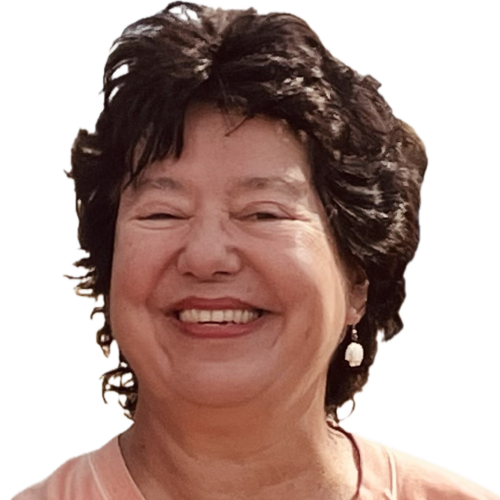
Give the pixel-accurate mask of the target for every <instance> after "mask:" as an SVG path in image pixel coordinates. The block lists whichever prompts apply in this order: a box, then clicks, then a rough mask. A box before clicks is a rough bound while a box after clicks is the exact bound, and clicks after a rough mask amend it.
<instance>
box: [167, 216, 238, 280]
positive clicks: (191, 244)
mask: <svg viewBox="0 0 500 500" xmlns="http://www.w3.org/2000/svg"><path fill="white" fill-rule="evenodd" d="M227 225H228V223H227V222H226V221H224V220H223V218H222V217H220V216H213V215H212V216H209V215H205V216H200V217H195V218H194V220H192V222H191V225H190V228H189V230H188V233H187V235H186V238H185V240H184V241H183V245H182V248H181V251H180V252H179V254H178V259H177V267H178V270H179V272H180V273H181V274H183V275H186V276H192V277H195V278H196V279H198V280H200V281H212V280H220V279H222V278H224V277H228V276H231V275H235V274H236V273H237V272H238V271H239V270H240V268H241V258H240V254H239V251H238V249H237V242H235V241H234V239H235V238H234V237H231V235H230V234H229V231H228V229H227Z"/></svg>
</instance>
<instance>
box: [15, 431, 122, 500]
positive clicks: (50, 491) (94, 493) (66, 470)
mask: <svg viewBox="0 0 500 500" xmlns="http://www.w3.org/2000/svg"><path fill="white" fill-rule="evenodd" d="M115 441H116V443H115ZM114 446H118V444H117V438H114V439H113V440H111V441H110V442H109V443H107V444H106V445H105V446H104V447H103V448H101V449H100V450H97V451H94V452H91V453H86V454H84V455H80V456H78V457H75V458H72V459H70V460H68V461H67V462H65V463H64V464H63V465H61V466H60V467H59V468H58V469H57V470H56V471H55V472H53V473H52V474H51V475H50V476H49V477H48V478H47V479H44V480H43V481H41V482H39V483H37V484H34V485H33V486H31V487H30V488H28V489H26V490H24V491H22V492H21V493H19V494H18V495H16V496H15V497H14V498H13V499H12V500H49V499H50V500H63V499H64V500H66V499H68V498H71V500H80V499H81V500H101V499H104V498H105V497H104V496H103V494H102V488H101V485H100V484H99V478H98V475H97V474H96V470H95V469H96V467H95V460H96V457H98V456H99V455H101V454H103V453H107V452H109V451H110V450H109V449H110V448H113V447H114Z"/></svg>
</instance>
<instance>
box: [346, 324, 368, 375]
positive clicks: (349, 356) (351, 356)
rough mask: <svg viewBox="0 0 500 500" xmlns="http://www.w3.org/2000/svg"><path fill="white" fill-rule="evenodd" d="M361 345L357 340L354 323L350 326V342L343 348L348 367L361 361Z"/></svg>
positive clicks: (357, 364) (362, 353)
mask: <svg viewBox="0 0 500 500" xmlns="http://www.w3.org/2000/svg"><path fill="white" fill-rule="evenodd" d="M363 355H364V351H363V346H362V345H361V344H360V343H359V342H358V331H357V330H356V325H352V327H351V343H350V344H349V345H348V346H347V349H346V350H345V360H346V361H347V362H348V363H349V366H350V367H355V366H359V365H360V364H361V363H362V362H363Z"/></svg>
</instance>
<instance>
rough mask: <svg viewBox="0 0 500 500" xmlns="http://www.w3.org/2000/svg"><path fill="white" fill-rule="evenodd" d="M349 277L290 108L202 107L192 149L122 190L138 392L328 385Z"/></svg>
mask: <svg viewBox="0 0 500 500" xmlns="http://www.w3.org/2000/svg"><path fill="white" fill-rule="evenodd" d="M351 290H352V288H351V287H350V285H348V280H347V278H346V273H345V272H344V270H343V268H342V266H341V264H340V262H339V259H338V257H337V255H336V252H335V250H334V243H333V241H332V239H331V236H330V233H329V231H328V228H327V225H326V222H325V219H324V213H323V210H322V206H321V204H320V202H319V200H318V197H317V195H316V193H315V191H314V189H313V188H312V186H311V182H310V170H309V166H308V161H307V156H306V152H305V148H304V146H303V145H302V144H301V143H300V141H299V140H298V139H297V138H296V137H295V135H294V134H293V133H292V132H291V131H290V130H289V129H288V127H287V126H286V125H284V124H283V123H282V122H280V121H276V120H272V119H268V118H252V119H248V120H246V121H244V120H243V117H242V116H240V115H237V114H233V115H223V114H221V112H219V111H218V110H216V109H214V108H212V107H209V106H207V105H204V106H202V105H196V106H193V107H191V108H190V109H189V111H188V113H187V116H186V122H185V131H184V150H183V152H182V155H181V157H180V158H179V159H177V160H176V159H173V158H168V159H165V160H163V161H158V162H156V163H154V164H152V165H150V166H149V168H148V169H147V170H146V171H145V173H144V174H143V175H142V176H141V177H140V179H139V181H138V183H137V185H135V186H131V187H128V188H127V189H126V190H125V191H124V193H123V194H122V196H121V200H120V207H119V213H118V218H117V223H116V240H115V249H114V256H113V270H112V279H111V292H110V314H111V325H112V329H113V334H114V337H115V338H116V340H117V342H118V344H119V346H120V349H121V350H122V352H123V353H124V355H125V357H126V358H127V360H128V361H129V363H130V365H131V366H132V368H133V370H134V372H135V373H136V375H137V378H138V380H139V387H140V393H139V400H141V399H143V398H153V399H154V398H157V399H161V400H163V401H171V402H172V401H176V400H179V399H184V400H189V401H191V402H193V403H196V404H206V405H213V406H227V405H235V404H240V403H243V402H245V401H247V400H250V399H253V398H256V397H259V396H262V397H269V398H273V399H271V400H275V398H276V397H281V398H282V397H285V396H283V395H287V397H291V396H293V397H295V396H297V395H298V396H301V395H304V396H305V395H306V394H309V395H310V394H311V391H316V392H317V393H318V397H323V395H324V388H325V377H326V372H327V368H328V363H329V360H330V357H331V354H332V353H333V351H334V350H335V348H336V347H337V345H338V343H339V342H340V340H341V337H342V335H343V331H344V328H345V326H346V325H347V324H350V323H353V322H356V321H357V319H359V316H358V314H357V309H356V308H355V307H354V305H355V304H353V303H352V302H353V301H352V300H351V299H352V296H351ZM278 395H279V396H278Z"/></svg>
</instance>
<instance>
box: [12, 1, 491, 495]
mask: <svg viewBox="0 0 500 500" xmlns="http://www.w3.org/2000/svg"><path fill="white" fill-rule="evenodd" d="M179 7H180V10H181V12H178V8H179ZM377 87H378V84H377V82H376V81H375V80H373V79H372V78H370V77H361V76H359V75H358V74H356V73H355V72H353V71H352V70H351V69H349V68H348V67H346V66H345V65H343V64H342V63H340V62H339V61H337V60H335V59H334V58H333V57H331V55H330V54H329V53H328V52H327V51H326V50H325V49H324V47H323V46H322V45H321V42H320V41H319V40H318V39H317V37H316V35H315V34H314V33H313V32H312V31H311V30H310V28H309V27H308V26H307V25H306V24H305V23H304V22H303V21H301V20H300V19H297V18H295V17H293V16H290V15H281V14H280V15H278V14H275V15H268V16H257V15H256V14H255V13H254V12H253V11H246V12H240V11H213V10H211V9H208V8H203V7H200V6H197V5H194V4H181V3H179V2H176V3H174V4H171V5H170V6H169V7H167V8H166V9H165V11H164V12H162V13H160V14H158V15H157V16H153V17H151V18H148V19H144V20H141V21H139V22H137V23H135V24H133V25H132V26H130V27H129V28H127V29H126V30H125V32H124V34H123V35H122V37H121V38H120V39H119V40H118V41H117V44H116V47H115V50H114V51H113V53H112V54H111V56H110V58H109V59H108V63H107V65H106V70H105V87H104V90H105V108H104V110H103V112H102V114H101V116H100V118H99V120H98V122H97V125H96V132H95V133H93V134H89V133H87V132H86V131H81V132H80V134H79V135H78V137H77V139H76V141H75V145H74V149H73V170H72V172H71V176H72V178H73V179H74V180H75V187H76V195H77V200H78V204H77V208H78V215H79V218H80V228H79V237H80V243H81V246H82V248H83V249H84V250H86V251H87V252H88V257H86V258H84V259H82V260H81V261H80V262H79V263H78V265H79V266H81V267H85V268H86V269H87V270H88V273H87V274H86V275H85V277H84V278H83V279H82V280H81V283H80V285H79V288H80V291H81V292H82V293H85V292H86V293H88V294H90V295H92V296H95V297H98V296H101V295H102V296H103V297H104V307H103V308H101V309H99V310H98V312H102V313H104V317H105V322H104V326H103V327H102V329H101V330H100V331H99V333H98V342H99V344H100V345H101V347H102V348H103V349H104V351H105V352H107V350H109V346H110V344H111V342H112V341H113V340H116V341H117V343H118V345H119V347H120V352H121V363H120V366H119V367H118V368H117V369H115V370H113V371H111V372H109V373H107V374H106V375H105V377H104V387H103V389H104V390H105V391H109V390H111V391H115V392H118V393H119V394H121V395H123V396H124V402H123V406H124V408H125V410H126V411H127V413H128V414H129V415H130V417H131V418H132V419H133V421H134V424H133V425H132V427H131V428H130V429H129V430H128V431H126V432H125V433H124V434H122V435H121V436H119V437H117V438H115V439H113V440H112V441H111V442H110V443H108V444H107V445H106V446H105V447H103V448H102V449H101V450H98V451H97V452H94V453H92V454H89V455H85V456H83V457H79V458H76V459H73V460H72V461H70V462H68V463H66V464H65V465H63V466H62V467H61V468H60V469H58V471H56V472H55V473H54V474H53V475H52V476H51V477H49V478H48V479H47V480H46V481H44V482H42V483H40V484H39V485H35V486H34V487H32V488H31V489H29V490H27V491H26V492H24V493H21V494H20V495H19V496H18V497H16V498H17V499H19V500H22V499H31V498H33V499H34V498H37V499H38V498H51V499H52V498H54V499H56V498H72V499H78V498H85V499H93V498H96V499H97V498H99V499H103V498H106V499H115V498H116V499H118V498H119V499H131V500H140V499H146V500H155V499H160V498H161V499H165V498H176V499H191V498H196V499H204V498H207V499H208V498H218V499H219V498H259V499H267V498H270V499H271V498H273V499H275V498H287V499H299V498H301V499H302V498H309V499H318V500H319V499H326V498H328V499H329V498H340V499H344V498H345V499H351V498H360V499H364V498H389V499H393V500H395V499H400V500H403V499H405V498H412V499H420V498H422V499H423V498H443V497H448V498H463V499H465V498H495V497H494V496H493V495H491V494H489V493H487V492H485V491H484V490H481V489H480V488H478V487H476V486H473V485H470V484H469V483H467V482H465V481H464V480H461V479H457V478H454V477H453V476H451V475H450V474H448V473H445V472H441V471H438V470H437V469H435V468H433V467H431V466H428V465H422V464H419V463H418V462H417V461H416V460H414V459H411V458H408V457H405V456H403V455H401V454H398V453H396V452H390V451H388V450H386V449H385V448H383V447H382V446H380V445H375V444H373V443H369V442H366V441H364V440H361V439H359V438H355V437H353V436H351V435H350V434H348V433H346V432H344V431H343V430H342V429H341V428H340V427H339V426H338V418H337V409H338V408H339V407H340V406H341V405H342V404H343V403H344V402H346V401H348V400H350V399H352V398H353V396H354V394H355V393H356V392H358V391H359V390H360V389H361V388H362V387H363V385H364V384H365V382H366V380H367V378H368V372H369V368H370V366H371V365H372V363H373V361H374V357H375V353H376V347H377V341H376V335H377V332H378V331H379V330H380V331H382V332H383V333H384V336H385V338H386V339H390V338H392V337H393V336H394V335H395V334H397V333H398V332H399V331H400V329H401V327H402V323H401V320H400V317H399V313H398V311H399V308H400V306H401V304H402V302H403V300H404V278H403V274H404V270H405V268H406V265H407V263H408V262H409V261H410V260H411V259H412V257H413V255H414V253H415V250H416V247H417V244H418V208H419V202H420V196H419V189H420V184H421V182H422V177H423V174H424V171H425V166H426V157H425V152H424V149H423V146H422V144H421V142H420V140H419V139H418V137H417V136H416V135H415V133H414V132H413V130H412V129H411V128H410V127H408V126H407V125H406V124H404V123H403V122H401V121H400V120H397V119H396V118H395V117H394V116H393V115H392V113H391V110H390V108H389V107H388V105H387V104H386V103H385V101H384V100H383V98H382V97H381V96H380V95H379V94H378V92H377Z"/></svg>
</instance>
